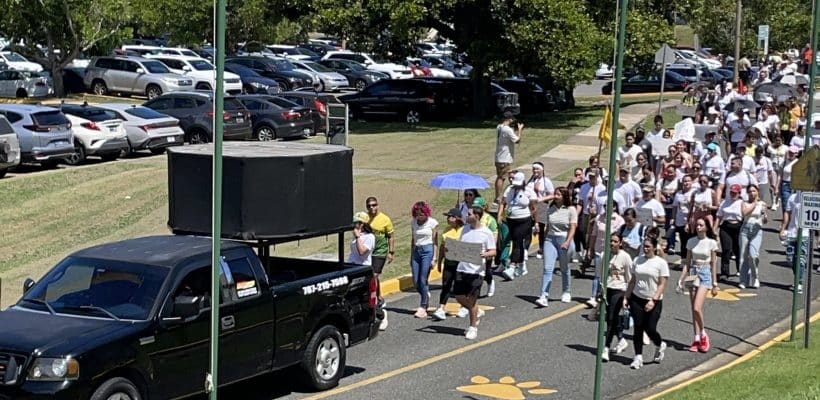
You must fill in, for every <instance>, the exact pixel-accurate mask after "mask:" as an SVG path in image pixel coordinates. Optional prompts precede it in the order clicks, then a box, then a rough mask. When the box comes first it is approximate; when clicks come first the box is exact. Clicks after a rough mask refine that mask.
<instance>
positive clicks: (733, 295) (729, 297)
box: [706, 288, 757, 301]
mask: <svg viewBox="0 0 820 400" xmlns="http://www.w3.org/2000/svg"><path fill="white" fill-rule="evenodd" d="M706 296H707V297H708V298H710V299H717V300H725V301H738V300H740V299H741V298H743V297H754V296H757V293H742V292H741V291H740V289H737V288H732V289H726V290H719V291H718V293H717V295H716V296H712V292H709V293H708V294H707V295H706Z"/></svg>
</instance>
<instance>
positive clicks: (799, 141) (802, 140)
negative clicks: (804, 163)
mask: <svg viewBox="0 0 820 400" xmlns="http://www.w3.org/2000/svg"><path fill="white" fill-rule="evenodd" d="M789 146H797V147H799V148H800V150H803V148H805V147H806V137H805V136H800V135H794V136H792V140H791V141H789Z"/></svg>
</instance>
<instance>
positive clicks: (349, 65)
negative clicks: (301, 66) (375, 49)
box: [319, 59, 390, 90]
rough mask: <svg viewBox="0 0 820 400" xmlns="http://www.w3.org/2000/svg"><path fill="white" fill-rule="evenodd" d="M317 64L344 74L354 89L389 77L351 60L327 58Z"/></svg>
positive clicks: (359, 88) (362, 87) (360, 88)
mask: <svg viewBox="0 0 820 400" xmlns="http://www.w3.org/2000/svg"><path fill="white" fill-rule="evenodd" d="M319 64H321V65H324V66H325V67H327V68H330V69H331V70H333V71H336V72H338V73H340V74H342V75H344V76H345V77H346V78H347V81H348V82H349V83H351V84H352V86H353V87H355V88H356V90H362V89H364V88H365V87H366V86H367V85H370V84H371V83H374V82H378V81H380V80H382V79H390V75H388V74H386V73H384V72H378V71H374V70H372V69H367V67H365V66H364V65H363V64H359V63H358V62H356V61H353V60H341V59H339V60H337V59H329V60H322V61H319Z"/></svg>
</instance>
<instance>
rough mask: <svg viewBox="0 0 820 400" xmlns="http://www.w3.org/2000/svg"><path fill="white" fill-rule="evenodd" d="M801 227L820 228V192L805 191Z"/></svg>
mask: <svg viewBox="0 0 820 400" xmlns="http://www.w3.org/2000/svg"><path fill="white" fill-rule="evenodd" d="M800 227H801V228H806V229H814V230H820V193H817V192H803V194H802V198H801V212H800Z"/></svg>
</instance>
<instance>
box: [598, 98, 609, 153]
mask: <svg viewBox="0 0 820 400" xmlns="http://www.w3.org/2000/svg"><path fill="white" fill-rule="evenodd" d="M598 139H599V140H601V141H604V142H606V144H607V145H609V142H610V140H611V139H612V109H611V108H610V107H609V106H606V108H605V109H604V120H603V121H601V127H600V128H599V129H598Z"/></svg>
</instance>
